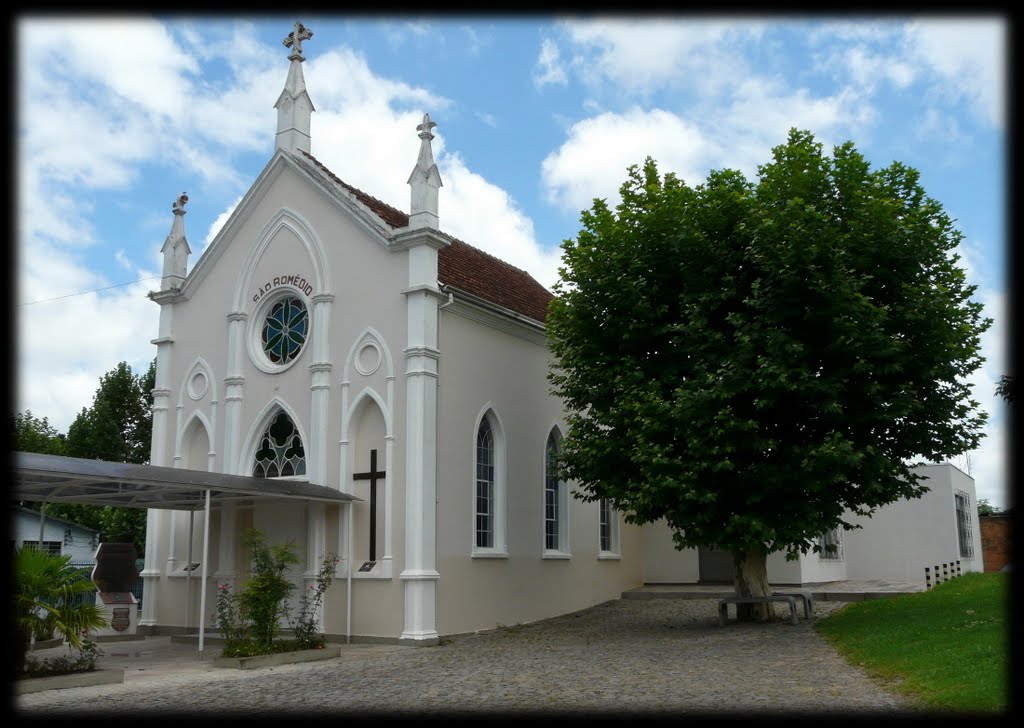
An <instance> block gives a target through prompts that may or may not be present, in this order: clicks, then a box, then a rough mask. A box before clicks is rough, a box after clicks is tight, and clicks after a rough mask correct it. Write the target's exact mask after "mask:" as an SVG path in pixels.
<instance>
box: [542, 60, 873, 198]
mask: <svg viewBox="0 0 1024 728" xmlns="http://www.w3.org/2000/svg"><path fill="white" fill-rule="evenodd" d="M712 111H713V113H707V112H708V108H705V109H703V110H702V112H701V113H700V114H699V118H700V119H702V121H701V122H700V123H698V122H696V121H693V120H691V119H687V118H683V117H681V116H679V115H677V114H674V113H671V112H669V111H666V110H663V109H652V110H643V109H641V108H639V107H634V108H632V109H630V110H629V111H627V112H624V113H621V114H617V113H612V112H604V113H601V114H599V115H597V116H594V117H591V118H588V119H584V120H582V121H579V122H577V123H576V124H574V125H573V126H572V127H571V128H570V129H569V131H568V133H567V139H566V141H565V142H564V143H563V144H562V146H561V147H559V149H557V150H556V151H554V152H552V153H551V154H549V155H548V156H547V158H545V159H544V162H543V163H542V166H541V181H542V184H543V185H544V188H545V190H546V192H547V196H548V200H549V201H550V202H551V203H552V204H555V205H557V206H559V207H561V208H563V209H567V210H580V209H585V208H589V207H590V206H591V203H592V201H593V199H594V198H595V197H597V198H604V199H607V200H608V201H609V204H611V205H614V204H616V203H617V202H618V199H619V197H618V189H619V186H620V185H621V184H622V182H623V181H625V179H626V169H627V167H628V166H630V165H632V164H642V163H643V160H644V158H645V157H647V156H651V157H653V158H654V159H655V161H656V162H658V167H659V169H660V171H661V172H662V173H665V172H675V173H676V175H677V176H679V177H681V178H682V179H683V180H684V181H685V182H686V183H687V184H690V185H697V184H700V183H701V182H703V181H704V180H705V179H706V178H707V175H708V172H709V171H710V170H712V169H724V168H729V169H738V170H740V171H741V172H743V173H744V175H746V177H747V178H748V179H750V180H751V181H753V180H754V178H755V175H756V173H757V166H758V165H760V164H764V163H765V162H768V161H769V160H770V157H771V149H772V148H773V147H775V146H777V145H779V144H783V143H784V142H785V141H786V136H787V134H788V132H789V129H790V128H791V127H794V126H795V127H797V128H800V129H809V130H811V131H812V132H813V133H814V134H815V137H816V138H817V140H818V141H819V142H822V143H823V144H824V145H825V149H826V150H829V149H830V146H831V145H832V144H835V143H838V142H841V141H845V135H846V134H847V133H848V132H849V131H850V130H851V129H855V128H857V127H858V126H861V125H864V124H867V123H868V122H870V121H871V119H872V118H873V117H872V115H873V113H874V112H873V109H872V107H871V106H869V105H868V104H866V103H865V102H864V100H863V99H862V98H861V97H860V96H858V95H857V94H856V93H854V92H853V91H851V90H849V89H846V90H841V91H839V92H838V93H836V94H834V95H831V96H823V97H815V96H813V95H811V94H810V93H809V92H808V91H807V90H805V89H796V90H793V91H790V90H789V89H787V88H786V87H785V86H784V85H783V84H781V83H780V82H778V81H774V80H771V79H764V78H749V79H747V80H746V81H744V82H742V83H739V84H737V86H736V88H735V89H734V92H733V97H732V99H731V100H730V101H729V102H728V103H726V104H724V105H722V106H715V107H713V110H712ZM841 136H842V137H843V138H840V137H841Z"/></svg>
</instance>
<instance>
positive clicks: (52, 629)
mask: <svg viewBox="0 0 1024 728" xmlns="http://www.w3.org/2000/svg"><path fill="white" fill-rule="evenodd" d="M14 562H15V571H14V578H15V582H16V583H15V585H14V587H15V588H14V618H15V628H16V629H17V631H18V637H19V639H18V640H17V642H18V649H19V650H20V664H22V665H23V664H24V658H25V653H26V651H27V650H28V646H29V641H30V640H31V639H32V637H36V638H42V637H46V636H49V635H52V634H59V635H60V636H61V637H63V638H64V640H65V641H67V643H68V644H69V646H71V647H74V648H76V649H81V647H82V635H83V633H86V632H88V631H89V630H91V629H98V628H101V627H106V626H107V624H108V621H107V619H106V618H105V617H104V616H103V613H102V612H101V611H100V609H99V608H98V607H97V606H96V605H95V604H91V603H89V602H83V601H81V600H80V599H79V596H80V595H84V594H90V593H92V592H94V591H95V590H96V585H95V584H93V582H92V579H90V578H89V575H88V574H87V573H86V569H83V568H78V567H74V566H71V557H70V556H67V555H60V554H50V553H47V552H45V551H42V550H40V549H37V548H34V547H26V548H21V549H16V550H15V558H14Z"/></svg>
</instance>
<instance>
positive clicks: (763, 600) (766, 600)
mask: <svg viewBox="0 0 1024 728" xmlns="http://www.w3.org/2000/svg"><path fill="white" fill-rule="evenodd" d="M796 600H797V598H796V597H795V596H793V595H792V594H769V595H767V596H763V597H725V598H724V599H719V600H718V623H719V624H720V625H722V626H723V627H724V626H725V625H726V623H727V622H728V621H729V605H730V604H735V605H736V616H737V619H738V618H739V605H740V604H771V603H772V602H786V603H787V604H789V617H790V622H792V623H793V624H799V619H798V618H797V613H796ZM806 605H807V602H806V600H805V601H804V607H805V608H806Z"/></svg>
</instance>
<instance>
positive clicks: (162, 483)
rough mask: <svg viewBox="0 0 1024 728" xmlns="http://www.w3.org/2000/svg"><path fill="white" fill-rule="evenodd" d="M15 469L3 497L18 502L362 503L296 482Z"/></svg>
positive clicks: (27, 462)
mask: <svg viewBox="0 0 1024 728" xmlns="http://www.w3.org/2000/svg"><path fill="white" fill-rule="evenodd" d="M14 469H15V473H14V482H13V484H12V486H11V488H10V489H9V495H8V497H9V498H10V499H11V500H21V501H42V502H46V503H84V504H88V505H97V506H122V507H125V508H168V509H171V510H176V511H197V510H202V509H203V508H205V500H206V493H207V492H209V494H210V501H211V503H212V504H213V505H222V504H224V503H229V502H239V501H249V502H260V503H266V502H268V501H286V500H300V501H316V502H321V503H351V502H352V501H359V500H362V499H361V498H357V497H355V496H353V495H349V494H348V493H342V492H341V491H338V490H334V489H333V488H328V487H326V486H323V485H314V484H312V483H306V482H303V481H297V480H282V479H277V478H251V477H248V476H244V475H226V474H224V473H210V472H206V471H205V470H185V469H183V468H167V467H161V466H158V465H135V464H132V463H113V462H108V461H105V460H89V459H86V458H68V457H63V456H60V455H43V454H40V453H30V452H16V453H14Z"/></svg>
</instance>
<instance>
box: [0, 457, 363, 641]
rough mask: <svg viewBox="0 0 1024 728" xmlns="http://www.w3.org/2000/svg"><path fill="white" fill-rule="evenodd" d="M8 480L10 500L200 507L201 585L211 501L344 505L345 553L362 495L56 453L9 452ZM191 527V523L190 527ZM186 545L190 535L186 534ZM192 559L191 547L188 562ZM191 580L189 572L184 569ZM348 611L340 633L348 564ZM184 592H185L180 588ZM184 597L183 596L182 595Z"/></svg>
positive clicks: (349, 619) (202, 602)
mask: <svg viewBox="0 0 1024 728" xmlns="http://www.w3.org/2000/svg"><path fill="white" fill-rule="evenodd" d="M13 455H14V471H15V472H14V480H13V483H12V484H11V487H10V488H9V490H8V498H9V499H10V500H14V501H36V502H42V503H81V504H86V505H95V506H121V507H124V508H164V509H169V510H175V511H191V512H192V513H193V514H194V513H195V512H196V511H199V510H202V511H204V512H205V514H206V518H204V519H203V557H202V562H201V563H202V574H201V576H200V583H201V584H206V580H207V573H206V565H207V563H208V555H209V553H208V552H209V543H210V510H211V507H212V506H213V505H218V506H222V505H225V504H228V503H238V504H240V505H253V504H256V503H268V502H284V501H303V502H310V501H313V502H319V503H335V504H338V505H345V506H347V510H348V521H349V553H351V549H352V544H351V540H352V503H353V502H355V501H361V500H362V498H357V497H356V496H353V495H349V494H348V493H342V492H341V491H338V490H334V489H333V488H328V487H326V486H323V485H314V484H312V483H306V482H303V481H298V480H285V479H279V478H252V477H248V476H244V475H227V474H224V473H211V472H207V471H205V470H186V469H184V468H168V467H163V466H159V465H136V464H133V463H114V462H109V461H106V460H89V459H87V458H69V457H64V456H61V455H44V454H41V453H30V452H15V453H13ZM45 517H46V516H45V512H40V524H39V531H40V536H39V540H40V541H42V540H43V538H42V530H43V519H45ZM190 528H191V526H190ZM189 543H190V544H191V538H190V539H189ZM191 561H192V555H191V547H190V553H189V562H191ZM189 578H190V579H191V572H190V573H189ZM347 581H348V584H347V589H348V601H347V604H348V607H347V610H348V615H347V617H346V622H347V625H348V626H347V627H346V633H350V632H351V623H352V614H351V611H352V608H351V605H352V569H351V565H350V566H349V570H348V580H347ZM186 594H187V593H186ZM187 599H188V597H187V596H186V600H187ZM205 616H206V589H202V590H201V592H200V606H199V654H200V655H202V653H203V643H204V638H205V632H206V629H205V627H206V620H205Z"/></svg>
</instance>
